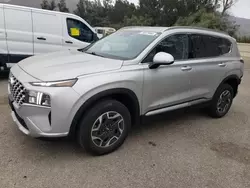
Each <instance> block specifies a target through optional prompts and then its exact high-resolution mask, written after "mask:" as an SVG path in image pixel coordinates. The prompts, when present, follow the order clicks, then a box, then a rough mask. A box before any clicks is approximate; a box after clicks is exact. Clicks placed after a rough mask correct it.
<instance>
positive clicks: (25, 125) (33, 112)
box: [9, 99, 68, 138]
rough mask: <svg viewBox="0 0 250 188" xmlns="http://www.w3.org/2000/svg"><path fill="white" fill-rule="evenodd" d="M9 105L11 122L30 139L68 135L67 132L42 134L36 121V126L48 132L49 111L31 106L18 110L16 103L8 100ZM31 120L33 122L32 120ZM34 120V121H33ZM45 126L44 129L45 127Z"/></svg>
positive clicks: (25, 105)
mask: <svg viewBox="0 0 250 188" xmlns="http://www.w3.org/2000/svg"><path fill="white" fill-rule="evenodd" d="M9 105H10V107H11V110H12V111H11V117H12V119H13V121H14V122H15V123H16V125H17V127H18V129H19V130H20V131H21V132H23V133H24V134H26V135H29V136H31V137H35V138H36V137H51V138H52V137H65V136H67V135H68V132H65V133H50V132H43V131H42V130H41V129H40V128H39V127H38V126H37V125H36V123H35V122H36V120H38V124H40V126H41V125H43V128H45V129H46V127H47V130H48V131H50V130H51V128H50V127H51V125H49V122H50V113H51V112H50V109H49V108H48V109H46V108H42V107H37V106H32V105H27V104H24V105H22V106H21V107H20V108H19V107H18V105H17V104H16V102H14V101H11V99H9ZM32 119H33V120H32ZM34 120H35V121H34ZM45 126H46V127H45Z"/></svg>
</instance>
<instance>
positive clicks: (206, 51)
mask: <svg viewBox="0 0 250 188" xmlns="http://www.w3.org/2000/svg"><path fill="white" fill-rule="evenodd" d="M190 39H191V53H190V58H208V57H217V56H221V55H224V54H227V53H229V52H230V50H231V45H232V44H231V42H230V41H228V40H227V39H224V38H220V37H214V36H209V35H199V34H194V35H191V36H190Z"/></svg>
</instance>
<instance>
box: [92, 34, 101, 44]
mask: <svg viewBox="0 0 250 188" xmlns="http://www.w3.org/2000/svg"><path fill="white" fill-rule="evenodd" d="M98 40H99V37H98V35H97V34H96V33H94V34H93V41H92V43H94V42H96V41H98Z"/></svg>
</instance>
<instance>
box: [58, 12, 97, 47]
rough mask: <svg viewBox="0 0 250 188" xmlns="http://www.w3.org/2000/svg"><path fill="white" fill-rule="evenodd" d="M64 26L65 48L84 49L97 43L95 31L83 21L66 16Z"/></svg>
mask: <svg viewBox="0 0 250 188" xmlns="http://www.w3.org/2000/svg"><path fill="white" fill-rule="evenodd" d="M63 25H64V29H63V33H64V40H63V46H64V48H67V49H71V48H73V49H74V48H84V47H86V46H88V45H89V44H90V43H92V42H93V41H95V34H94V30H92V28H90V26H89V25H88V24H87V23H86V22H84V21H83V20H80V19H77V18H73V17H67V16H65V17H64V20H63Z"/></svg>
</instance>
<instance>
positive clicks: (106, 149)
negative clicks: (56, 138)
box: [78, 100, 131, 155]
mask: <svg viewBox="0 0 250 188" xmlns="http://www.w3.org/2000/svg"><path fill="white" fill-rule="evenodd" d="M130 127H131V117H130V113H129V111H128V109H127V108H126V106H124V105H123V104H122V103H120V102H118V101H116V100H104V101H102V102H100V103H97V104H96V105H95V106H93V107H92V108H91V109H90V111H89V112H88V113H87V114H86V115H85V116H84V117H83V119H82V121H81V123H80V129H79V132H78V142H79V144H80V145H81V146H82V147H83V148H85V149H86V151H87V152H90V153H92V154H94V155H103V154H107V153H110V152H112V151H114V150H116V149H118V148H119V147H120V146H121V145H122V144H123V142H124V141H125V139H126V137H127V136H128V132H129V129H130Z"/></svg>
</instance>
